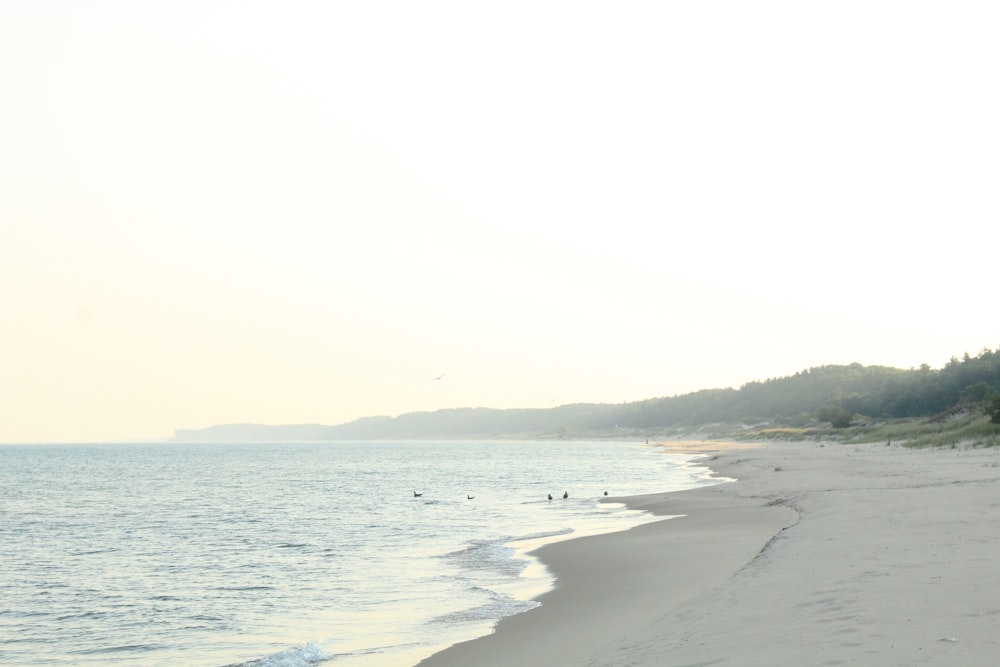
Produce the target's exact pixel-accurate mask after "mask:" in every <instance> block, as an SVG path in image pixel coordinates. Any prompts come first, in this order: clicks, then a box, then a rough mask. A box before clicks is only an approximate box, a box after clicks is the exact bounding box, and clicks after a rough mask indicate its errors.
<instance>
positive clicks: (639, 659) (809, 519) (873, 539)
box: [419, 442, 1000, 667]
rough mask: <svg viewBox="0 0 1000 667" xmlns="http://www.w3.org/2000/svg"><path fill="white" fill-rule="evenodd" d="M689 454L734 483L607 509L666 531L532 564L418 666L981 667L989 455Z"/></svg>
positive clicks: (999, 456)
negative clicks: (488, 609)
mask: <svg viewBox="0 0 1000 667" xmlns="http://www.w3.org/2000/svg"><path fill="white" fill-rule="evenodd" d="M674 444H675V443H664V447H665V448H666V449H667V450H669V451H682V452H684V453H691V452H692V447H694V446H695V445H690V444H689V443H685V444H680V443H677V444H679V445H680V446H678V447H674ZM698 451H699V452H700V453H703V454H705V455H706V456H709V460H708V461H706V463H707V465H708V466H709V467H710V468H711V469H712V470H713V471H714V472H715V473H716V474H717V475H721V476H725V477H732V478H736V479H737V480H738V481H736V482H729V483H721V484H717V485H714V486H709V487H702V488H699V489H692V490H686V491H678V492H672V493H658V494H650V495H645V496H634V497H628V498H611V499H609V500H614V501H617V502H625V503H626V504H627V505H628V506H629V507H630V508H633V509H641V510H645V511H649V512H652V513H654V514H658V515H665V516H666V515H684V516H681V517H676V518H669V519H665V520H663V521H656V522H652V523H647V524H643V525H640V526H637V527H635V528H632V529H630V530H628V531H625V532H620V533H610V534H606V535H597V536H590V537H581V538H578V539H572V540H567V541H564V542H558V543H554V544H550V545H546V546H544V547H542V548H540V549H538V550H537V551H536V552H535V555H536V556H537V557H538V558H539V559H540V560H541V561H542V562H543V563H544V564H545V565H546V567H547V568H549V569H550V570H551V572H552V574H553V575H554V576H555V577H556V585H555V587H554V589H553V590H551V591H549V592H547V593H545V594H544V595H541V596H539V597H538V598H537V599H538V601H539V602H541V603H542V604H541V606H539V607H536V608H535V609H532V610H530V611H528V612H525V613H523V614H519V615H516V616H511V617H508V618H505V619H503V620H502V621H500V622H499V623H498V624H497V626H496V628H495V631H494V633H493V634H491V635H488V636H485V637H481V638H479V639H474V640H471V641H467V642H462V643H460V644H456V645H454V646H452V647H450V648H448V649H445V650H443V651H441V652H439V653H436V654H434V655H433V656H430V657H429V658H427V659H425V660H424V661H422V662H421V663H419V665H420V667H451V666H457V665H464V666H467V665H477V666H478V667H490V666H491V665H509V664H524V665H534V664H538V665H541V664H549V663H552V662H553V661H559V662H561V663H562V664H572V665H631V666H636V667H644V666H647V665H648V666H649V667H653V666H654V665H657V666H662V665H692V664H712V665H734V666H735V665H740V666H746V665H761V666H764V665H774V664H841V663H844V664H846V663H851V664H862V665H873V666H874V665H886V664H962V665H988V664H994V662H995V655H996V654H997V650H998V649H1000V639H998V638H997V633H996V632H995V623H996V620H997V619H998V618H1000V602H997V601H996V600H995V595H994V592H995V590H996V586H997V584H1000V573H998V571H997V568H996V566H995V564H996V563H997V562H1000V529H997V528H996V526H998V525H1000V490H998V487H1000V451H997V450H980V449H961V448H959V449H923V450H909V449H905V448H901V447H898V446H897V447H892V446H886V445H842V444H823V443H815V442H804V443H803V442H799V443H789V442H767V443H762V444H760V445H752V446H748V447H738V448H735V449H730V448H727V447H725V446H720V445H719V444H718V443H701V449H700V450H698ZM723 638H724V641H722V639H723Z"/></svg>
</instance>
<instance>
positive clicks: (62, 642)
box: [0, 441, 716, 667]
mask: <svg viewBox="0 0 1000 667" xmlns="http://www.w3.org/2000/svg"><path fill="white" fill-rule="evenodd" d="M692 461H693V459H692V457H687V456H679V455H671V454H665V453H662V452H660V451H659V450H657V449H654V448H652V447H646V446H642V445H639V444H633V443H624V442H563V441H559V442H550V441H497V442H487V441H474V442H459V441H448V442H354V443H294V444H198V445H195V444H177V443H165V444H115V445H58V446H57V445H45V446H3V447H0V544H2V547H0V599H2V600H3V602H2V603H0V664H3V665H19V666H24V667H34V666H36V665H51V664H74V665H81V666H88V665H114V664H130V665H131V664H143V665H150V666H158V665H177V664H185V665H192V666H195V667H197V666H202V665H204V666H214V667H219V666H220V665H230V664H246V665H307V664H314V663H316V662H321V661H325V660H330V663H331V664H337V665H344V666H347V667H363V666H368V665H379V666H380V667H384V666H392V665H399V666H400V667H404V666H407V665H411V664H413V663H414V662H416V661H417V660H419V659H420V658H422V657H424V656H426V655H428V654H430V653H431V652H433V650H435V649H436V648H440V647H443V646H445V645H448V644H451V643H454V642H456V641H461V640H464V639H468V638H471V637H474V636H478V635H481V634H485V633H486V632H488V631H489V629H490V627H491V626H492V625H493V623H495V621H496V620H497V619H499V618H501V617H503V616H505V615H509V614H511V613H516V612H518V611H523V610H525V609H528V608H530V607H531V606H533V605H534V604H535V603H533V602H530V601H529V598H530V597H531V596H533V595H536V594H537V593H539V592H541V591H542V590H544V589H545V588H546V587H547V586H548V585H550V583H551V582H550V581H549V579H548V576H547V573H545V571H544V569H542V568H539V567H529V565H531V559H529V558H526V557H524V556H523V555H522V554H520V553H519V552H518V550H517V544H516V542H515V540H518V539H525V538H531V537H535V538H537V537H545V538H548V539H555V538H557V537H559V536H565V535H570V534H571V535H574V536H575V535H578V534H581V533H582V532H584V531H590V532H608V531H610V530H618V529H624V528H626V527H630V526H632V525H636V524H638V523H640V522H643V521H647V520H650V518H651V517H648V516H647V515H642V514H639V513H636V512H630V511H625V510H623V508H621V506H617V505H609V504H606V503H600V504H599V503H598V502H597V501H598V499H599V498H601V497H602V496H603V494H604V491H608V492H609V493H611V494H612V495H632V494H638V493H650V492H655V491H666V490H674V489H681V488H688V487H691V486H697V485H702V484H707V483H714V481H716V480H712V479H709V477H708V471H707V470H706V469H705V468H702V467H700V466H697V465H694V464H693V463H692ZM564 491H568V492H569V494H570V497H569V499H567V500H563V499H562V498H561V496H562V494H563V492H564ZM415 492H418V493H421V494H422V495H421V496H419V497H415V496H414V493H415ZM549 493H551V494H552V495H553V496H554V497H555V500H553V501H548V500H547V499H546V498H547V494H549ZM470 495H472V496H474V498H472V499H469V498H468V496H470Z"/></svg>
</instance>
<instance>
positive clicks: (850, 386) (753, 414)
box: [176, 348, 1000, 441]
mask: <svg viewBox="0 0 1000 667" xmlns="http://www.w3.org/2000/svg"><path fill="white" fill-rule="evenodd" d="M960 407H967V408H969V409H974V410H982V411H985V412H986V413H987V414H989V415H990V417H991V420H992V421H994V422H995V423H998V424H1000V348H998V349H997V350H990V349H984V350H982V351H981V352H980V353H979V354H978V355H976V356H971V355H969V354H965V355H964V356H963V357H962V358H961V359H959V358H957V357H952V358H951V359H950V360H949V361H948V363H947V364H945V365H944V366H943V367H942V368H940V369H932V368H930V367H929V366H927V365H926V364H924V365H922V366H920V367H919V368H911V369H908V370H904V369H898V368H890V367H887V366H862V365H861V364H857V363H855V364H849V365H829V366H818V367H815V368H809V369H807V370H804V371H800V372H798V373H796V374H794V375H792V376H787V377H780V378H772V379H769V380H764V381H754V382H748V383H747V384H744V385H743V386H742V387H740V388H739V389H733V388H728V389H706V390H702V391H697V392H693V393H689V394H683V395H678V396H671V397H664V398H652V399H647V400H643V401H636V402H632V403H623V404H603V403H602V404H595V403H580V404H573V405H563V406H559V407H555V408H539V409H510V410H497V409H490V408H456V409H449V410H438V411H435V412H414V413H409V414H404V415H400V416H398V417H366V418H363V419H358V420H356V421H353V422H349V423H346V424H340V425H337V426H324V425H318V424H310V425H302V426H283V427H272V426H254V425H228V426H215V427H211V428H209V429H202V430H200V431H178V432H177V438H176V439H178V440H243V441H246V440H262V439H266V440H278V439H296V440H350V439H391V438H398V439H407V438H496V437H518V436H522V437H539V436H547V437H559V436H563V437H581V436H604V435H613V434H616V433H622V432H623V431H631V432H635V431H638V432H649V433H654V432H656V431H657V430H658V429H664V430H666V429H684V428H696V427H699V426H703V425H707V424H718V423H724V424H739V423H743V424H754V423H760V422H770V423H774V424H778V425H787V426H806V425H810V424H815V423H818V422H820V423H822V422H829V423H830V424H832V425H833V426H835V427H836V426H847V425H849V424H850V423H852V422H853V421H856V420H857V419H859V418H867V419H899V418H913V417H933V416H935V415H938V414H941V413H944V412H947V411H949V410H953V409H956V408H960Z"/></svg>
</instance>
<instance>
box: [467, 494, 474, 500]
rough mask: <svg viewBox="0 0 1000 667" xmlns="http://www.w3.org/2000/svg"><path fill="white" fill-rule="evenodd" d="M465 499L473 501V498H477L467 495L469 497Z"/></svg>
mask: <svg viewBox="0 0 1000 667" xmlns="http://www.w3.org/2000/svg"><path fill="white" fill-rule="evenodd" d="M465 498H466V499H467V500H472V499H473V498H475V496H473V495H467V496H465Z"/></svg>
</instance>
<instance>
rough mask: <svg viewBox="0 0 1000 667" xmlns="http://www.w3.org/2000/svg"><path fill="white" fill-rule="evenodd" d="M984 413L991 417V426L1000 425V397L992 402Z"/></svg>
mask: <svg viewBox="0 0 1000 667" xmlns="http://www.w3.org/2000/svg"><path fill="white" fill-rule="evenodd" d="M983 411H984V412H985V413H986V414H987V416H989V418H990V423H991V424H1000V397H997V398H994V399H993V400H992V401H990V403H989V405H987V406H986V407H985V409H984V410H983Z"/></svg>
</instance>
